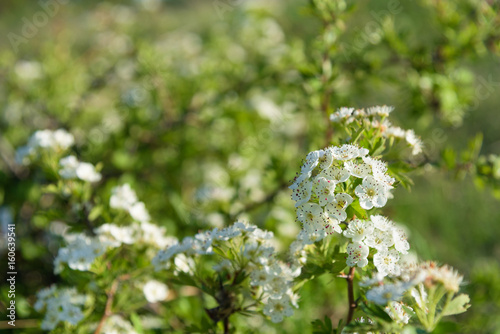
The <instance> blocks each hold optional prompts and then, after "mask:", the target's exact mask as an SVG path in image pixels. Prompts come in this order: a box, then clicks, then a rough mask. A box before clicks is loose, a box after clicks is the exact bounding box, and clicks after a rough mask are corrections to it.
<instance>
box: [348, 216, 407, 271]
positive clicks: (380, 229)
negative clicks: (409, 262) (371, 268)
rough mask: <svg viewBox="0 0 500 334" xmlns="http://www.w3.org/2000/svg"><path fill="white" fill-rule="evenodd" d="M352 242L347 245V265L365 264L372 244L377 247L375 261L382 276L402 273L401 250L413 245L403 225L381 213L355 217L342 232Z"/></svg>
mask: <svg viewBox="0 0 500 334" xmlns="http://www.w3.org/2000/svg"><path fill="white" fill-rule="evenodd" d="M343 234H344V236H346V237H347V238H350V239H351V241H352V243H350V244H349V245H348V246H347V254H348V257H347V265H348V266H351V267H354V266H358V267H364V266H366V265H367V264H368V260H367V257H368V254H369V252H370V248H373V249H375V250H377V253H376V254H375V255H374V256H373V263H374V264H375V267H377V270H378V271H379V273H380V274H381V275H383V276H385V275H390V276H398V275H400V272H401V269H400V264H399V260H400V254H407V253H408V250H409V249H410V245H409V243H408V241H407V238H406V233H405V231H404V229H403V228H402V227H399V226H397V225H396V224H395V223H394V222H392V221H391V220H389V219H388V218H386V217H383V216H380V215H373V216H370V220H361V219H353V220H351V221H350V222H349V224H348V226H347V228H346V229H345V230H344V232H343Z"/></svg>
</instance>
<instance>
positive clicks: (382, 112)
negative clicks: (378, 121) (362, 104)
mask: <svg viewBox="0 0 500 334" xmlns="http://www.w3.org/2000/svg"><path fill="white" fill-rule="evenodd" d="M393 110H394V107H388V106H386V105H383V106H375V107H370V108H368V109H367V114H368V115H379V116H383V117H387V116H389V114H390V113H391V112H392V111H393Z"/></svg>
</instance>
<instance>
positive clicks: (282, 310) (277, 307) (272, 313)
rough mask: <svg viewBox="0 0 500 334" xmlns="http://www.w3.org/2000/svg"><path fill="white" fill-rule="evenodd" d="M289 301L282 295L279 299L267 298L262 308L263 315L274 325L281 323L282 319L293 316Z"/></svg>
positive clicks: (288, 298)
mask: <svg viewBox="0 0 500 334" xmlns="http://www.w3.org/2000/svg"><path fill="white" fill-rule="evenodd" d="M290 303H291V300H290V297H289V296H288V295H287V294H284V295H282V296H281V298H279V299H272V298H269V299H268V300H267V303H266V305H265V306H264V310H263V312H264V314H265V315H267V316H269V317H271V321H272V322H274V323H277V322H282V321H283V318H284V317H291V316H292V315H293V308H292V306H291V305H290Z"/></svg>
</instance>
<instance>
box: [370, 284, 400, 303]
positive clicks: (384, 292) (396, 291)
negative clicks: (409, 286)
mask: <svg viewBox="0 0 500 334" xmlns="http://www.w3.org/2000/svg"><path fill="white" fill-rule="evenodd" d="M405 292H406V289H405V286H404V284H402V283H400V282H397V283H395V284H384V285H379V286H376V287H374V288H372V289H370V290H368V291H367V292H366V299H368V300H369V301H372V302H374V303H375V304H379V305H387V303H388V302H390V301H398V300H400V299H401V298H402V297H403V294H404V293H405Z"/></svg>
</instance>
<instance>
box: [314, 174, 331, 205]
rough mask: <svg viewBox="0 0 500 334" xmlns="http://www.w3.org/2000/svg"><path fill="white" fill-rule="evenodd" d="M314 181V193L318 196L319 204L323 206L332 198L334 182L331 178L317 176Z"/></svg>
mask: <svg viewBox="0 0 500 334" xmlns="http://www.w3.org/2000/svg"><path fill="white" fill-rule="evenodd" d="M315 183H316V190H315V192H316V195H317V196H318V201H319V205H321V206H325V205H326V204H327V203H329V202H331V201H332V200H333V198H334V191H335V182H334V181H332V180H327V179H325V178H324V177H318V178H317V179H316V180H315Z"/></svg>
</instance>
